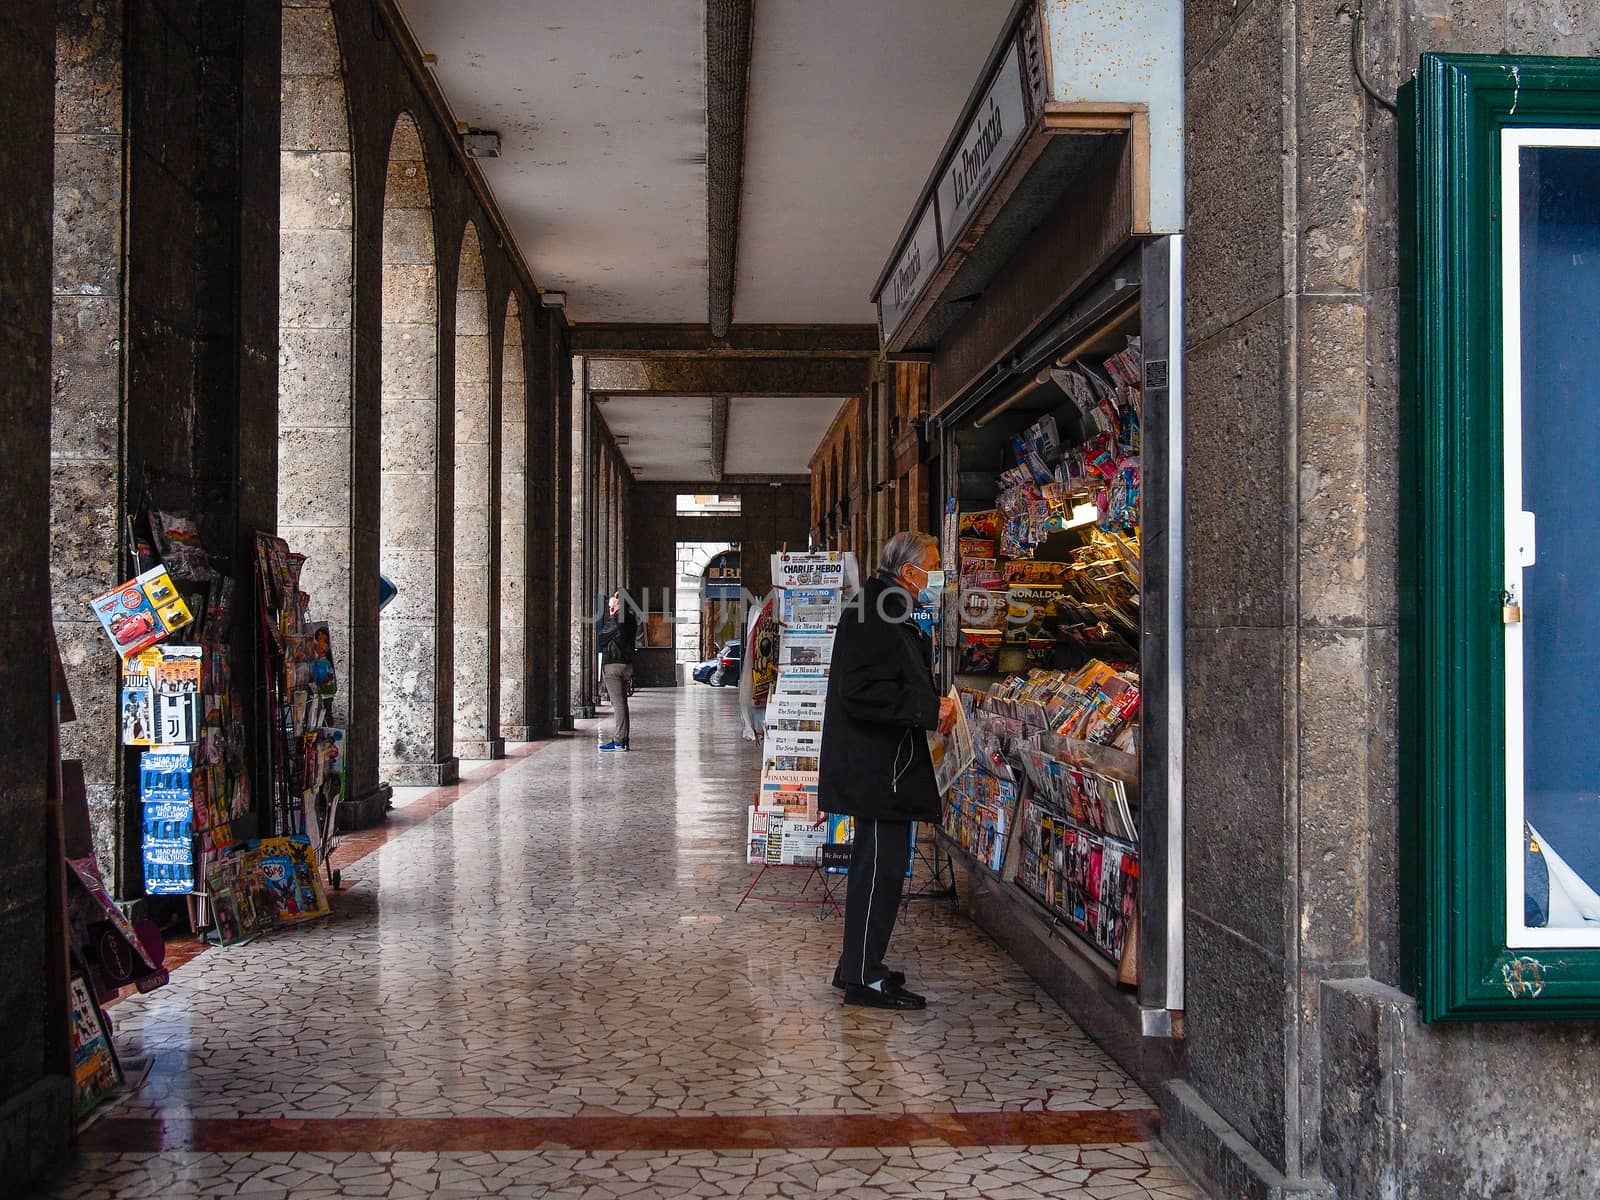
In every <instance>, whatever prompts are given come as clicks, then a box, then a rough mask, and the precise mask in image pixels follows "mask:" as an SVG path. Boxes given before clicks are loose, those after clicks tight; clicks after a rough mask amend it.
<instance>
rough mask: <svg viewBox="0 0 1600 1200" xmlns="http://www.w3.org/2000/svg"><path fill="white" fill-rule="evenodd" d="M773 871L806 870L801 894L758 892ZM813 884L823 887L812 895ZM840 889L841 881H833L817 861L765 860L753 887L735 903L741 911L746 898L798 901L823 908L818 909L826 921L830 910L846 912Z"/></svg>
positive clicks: (775, 902)
mask: <svg viewBox="0 0 1600 1200" xmlns="http://www.w3.org/2000/svg"><path fill="white" fill-rule="evenodd" d="M769 871H780V872H781V871H804V872H805V873H806V878H805V882H804V883H803V884H801V885H800V891H799V893H798V894H797V895H788V896H781V895H775V894H774V893H771V892H758V891H757V890H756V889H757V888H759V887H760V886H761V881H762V880H763V879H765V878H766V877H767V873H768V872H769ZM780 878H781V876H780ZM843 878H844V876H842V875H836V876H833V877H832V879H833V880H838V879H843ZM813 883H818V884H821V887H820V888H819V889H818V891H817V893H816V894H815V895H808V894H807V893H809V892H810V891H811V885H812V884H813ZM838 889H839V885H838V883H836V882H832V881H830V877H829V876H828V875H827V874H826V873H825V872H824V871H823V870H822V868H821V866H819V865H818V864H817V863H814V862H813V863H793V864H789V863H781V864H780V863H762V864H761V870H759V871H757V872H756V877H755V878H754V879H752V880H751V881H750V886H749V887H747V888H745V890H744V895H743V896H741V897H740V898H739V903H738V904H736V905H734V906H733V911H734V912H738V911H739V910H740V909H741V908H743V907H744V903H745V901H746V900H760V901H762V902H764V903H767V904H795V905H804V906H809V907H812V908H818V909H820V910H821V911H820V912H818V914H817V919H818V920H823V919H825V918H826V917H827V916H828V915H829V913H830V911H831V912H833V913H842V912H843V911H844V909H843V907H842V906H841V905H840V903H839V899H838V896H837V895H836V893H837V892H838Z"/></svg>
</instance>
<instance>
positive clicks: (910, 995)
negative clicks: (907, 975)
mask: <svg viewBox="0 0 1600 1200" xmlns="http://www.w3.org/2000/svg"><path fill="white" fill-rule="evenodd" d="M844 1002H845V1003H846V1004H854V1005H857V1006H859V1007H861V1008H892V1009H897V1010H899V1011H900V1012H917V1011H919V1010H921V1009H924V1008H927V1007H928V1002H927V1001H926V1000H924V999H923V998H922V997H921V996H919V995H917V994H916V993H915V992H908V991H906V990H905V988H903V987H895V986H894V985H893V984H885V985H884V988H883V990H882V991H879V990H878V989H877V988H870V987H866V986H864V985H863V984H859V983H847V984H845V985H844Z"/></svg>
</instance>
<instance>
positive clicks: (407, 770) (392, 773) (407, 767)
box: [378, 758, 461, 787]
mask: <svg viewBox="0 0 1600 1200" xmlns="http://www.w3.org/2000/svg"><path fill="white" fill-rule="evenodd" d="M378 774H380V775H382V776H383V778H384V781H385V782H387V783H390V784H392V785H394V786H395V787H439V786H441V785H443V784H446V783H455V782H456V780H458V779H460V778H461V760H460V759H459V758H447V759H445V760H443V761H442V762H432V763H417V762H380V763H379V764H378Z"/></svg>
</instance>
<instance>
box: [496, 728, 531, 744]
mask: <svg viewBox="0 0 1600 1200" xmlns="http://www.w3.org/2000/svg"><path fill="white" fill-rule="evenodd" d="M500 736H501V737H502V738H503V739H504V740H505V741H508V742H531V741H533V739H534V736H535V735H534V732H533V726H531V725H502V726H500Z"/></svg>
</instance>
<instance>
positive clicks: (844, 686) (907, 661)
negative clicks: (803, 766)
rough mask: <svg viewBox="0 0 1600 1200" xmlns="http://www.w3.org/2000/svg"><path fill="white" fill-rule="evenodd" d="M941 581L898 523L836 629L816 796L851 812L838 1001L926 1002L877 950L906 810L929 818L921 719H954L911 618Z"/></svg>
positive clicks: (910, 817)
mask: <svg viewBox="0 0 1600 1200" xmlns="http://www.w3.org/2000/svg"><path fill="white" fill-rule="evenodd" d="M943 586H944V572H943V571H941V570H940V569H939V543H938V542H937V541H935V540H934V539H933V538H931V537H929V536H928V535H927V534H925V533H897V534H895V535H894V537H892V538H890V539H889V544H888V545H886V546H885V547H884V548H883V557H882V559H881V560H880V561H879V563H878V573H877V574H876V575H875V576H874V577H873V578H871V579H869V580H868V581H867V582H866V584H865V585H864V586H863V588H862V591H861V595H860V596H859V597H857V598H856V601H855V602H854V603H852V604H850V605H849V606H847V608H846V610H845V612H844V614H843V616H842V617H841V618H840V620H839V628H838V632H837V634H836V635H835V637H834V642H833V665H832V671H831V673H830V675H829V679H828V699H827V708H826V712H825V716H824V719H823V723H822V762H821V777H820V780H819V783H818V800H819V802H820V804H821V807H822V809H823V810H824V811H825V812H831V813H842V814H845V815H848V816H851V817H854V818H855V845H854V848H853V849H852V851H851V856H850V878H849V881H848V883H847V885H846V890H845V906H844V948H843V951H842V953H841V954H840V955H839V966H838V968H837V970H835V971H834V975H833V985H834V986H835V987H840V988H843V989H844V1002H845V1003H846V1004H857V1005H863V1006H866V1007H870V1008H891V1009H901V1010H910V1009H920V1008H925V1007H926V1006H927V1001H926V1000H924V999H923V998H922V997H921V996H919V995H917V993H915V992H912V991H907V990H906V986H905V982H906V977H905V975H904V974H903V973H902V972H900V971H891V970H890V969H889V968H888V967H886V966H884V962H883V956H884V952H885V951H886V950H887V949H888V946H889V936H890V934H892V933H893V932H894V919H895V914H896V912H897V911H898V909H899V907H900V895H901V892H902V890H903V889H904V886H905V876H906V868H907V866H908V865H909V863H910V861H911V822H913V821H937V820H938V819H939V787H938V784H937V783H935V782H934V776H933V760H932V759H931V758H930V757H929V754H928V739H927V736H926V731H928V730H931V729H938V730H940V731H942V732H948V731H949V729H950V727H951V726H952V725H953V724H954V723H955V719H956V707H955V701H953V700H951V699H949V698H948V697H943V698H941V697H940V695H939V693H938V691H936V690H935V688H934V685H933V675H932V672H931V671H930V669H929V660H930V654H929V646H928V640H927V638H926V637H924V636H923V634H922V632H921V631H920V630H919V629H918V628H917V625H916V622H915V621H913V620H912V618H911V613H912V609H913V608H915V607H916V606H917V605H918V604H923V605H932V604H937V603H938V599H939V592H940V591H941V589H942V588H943Z"/></svg>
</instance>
